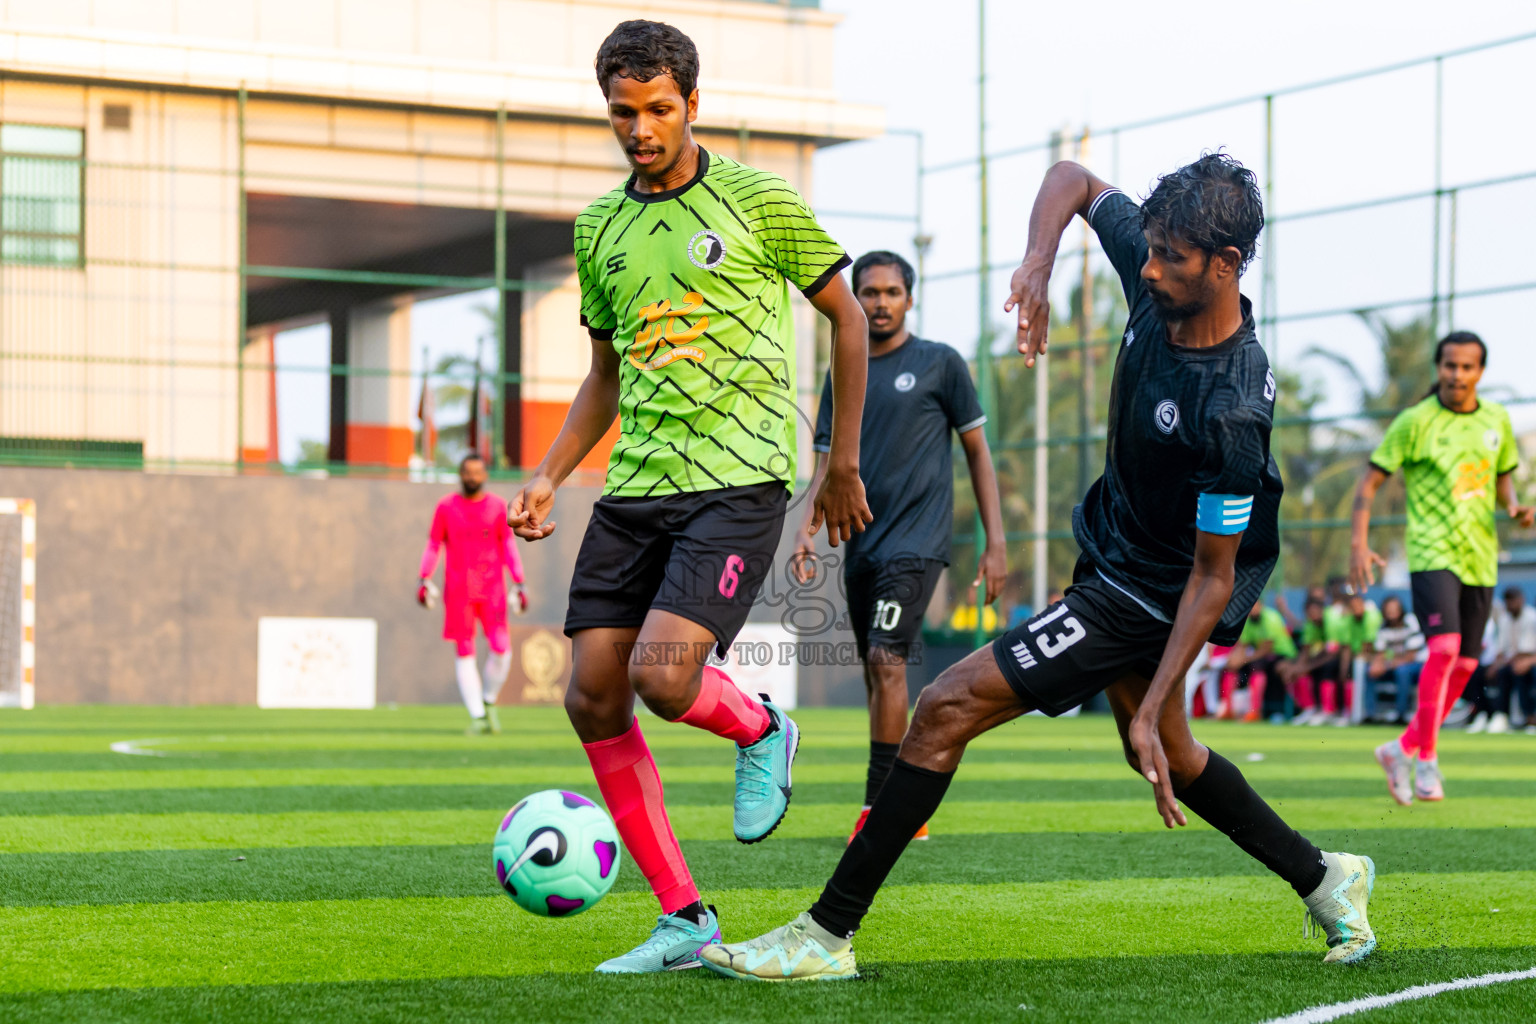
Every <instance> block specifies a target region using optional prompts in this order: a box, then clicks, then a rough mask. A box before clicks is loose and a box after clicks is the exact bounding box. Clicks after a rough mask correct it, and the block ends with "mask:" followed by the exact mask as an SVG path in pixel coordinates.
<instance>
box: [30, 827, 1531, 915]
mask: <svg viewBox="0 0 1536 1024" xmlns="http://www.w3.org/2000/svg"><path fill="white" fill-rule="evenodd" d="M1309 838H1311V839H1312V841H1313V842H1315V843H1317V844H1318V845H1319V846H1321V847H1323V848H1324V849H1328V850H1351V851H1354V852H1357V853H1366V854H1369V855H1370V856H1371V857H1373V858H1375V860H1376V864H1377V868H1378V870H1379V871H1381V872H1382V873H1383V874H1389V873H1390V874H1401V873H1405V872H1412V873H1419V874H1442V873H1449V872H1464V871H1489V872H1495V871H1503V870H1507V869H1510V868H1512V867H1515V866H1518V865H1522V864H1525V863H1527V862H1528V860H1529V853H1530V851H1531V850H1532V849H1536V829H1371V830H1361V831H1320V832H1314V833H1312V834H1311V835H1310V837H1309ZM843 849H844V847H843V841H842V840H841V839H839V838H825V839H780V838H778V837H775V838H774V841H772V842H769V843H764V844H762V845H760V846H753V847H751V848H743V847H742V846H741V845H740V844H738V843H736V842H735V841H734V840H704V839H694V840H688V841H686V842H685V843H684V844H683V853H684V855H685V856H686V857H687V858H688V865H689V868H690V869H691V870H692V872H693V876H694V878H695V879H697V881H698V883H699V885H700V886H701V887H702V888H703V889H704V891H705V893H706V895H707V894H708V893H710V892H713V891H716V890H721V889H750V888H753V887H755V886H757V885H761V884H763V883H765V882H771V883H772V884H774V885H775V886H783V887H806V888H814V887H817V886H820V885H822V884H823V883H824V882H825V881H826V879H827V877H828V876H829V875H830V874H831V873H832V869H833V867H834V866H835V865H836V864H837V860H838V858H839V857H840V856H841V855H842V852H843ZM490 865H491V853H490V845H489V844H488V843H477V844H474V845H461V846H372V847H370V846H353V847H292V848H282V847H277V848H272V847H269V848H251V849H249V850H247V851H246V853H244V854H242V855H241V856H240V859H239V860H236V859H235V855H234V854H233V853H232V852H231V851H228V850H145V851H134V852H115V853H33V854H7V855H5V856H0V905H4V906H40V905H51V906H68V905H73V904H86V903H94V904H107V903H171V902H194V901H210V900H229V901H233V900H262V901H269V902H275V901H283V900H322V899H331V900H347V899H367V898H374V897H388V898H392V899H399V898H404V897H411V896H484V895H486V894H488V893H496V892H498V890H497V888H496V882H495V878H494V877H493V875H492V872H491V866H490ZM1264 873H1265V869H1264V867H1263V866H1262V865H1260V864H1259V863H1258V862H1257V861H1255V860H1252V859H1251V858H1249V857H1248V856H1247V855H1246V854H1244V853H1243V852H1242V851H1241V850H1239V849H1238V848H1237V847H1236V846H1234V845H1233V844H1232V843H1231V842H1230V841H1228V840H1227V838H1226V837H1225V836H1221V835H1217V834H1216V833H1214V832H1211V831H1209V830H1204V831H1200V832H1191V833H1187V834H1177V835H1176V834H1174V833H1170V832H1161V833H1158V832H1125V833H1106V832H1088V833H1081V834H1067V833H1060V832H1043V833H1032V834H1018V833H1010V834H994V835H939V836H935V837H934V839H933V840H931V841H929V842H926V843H913V844H912V845H911V847H910V848H909V849H908V850H907V852H906V854H905V855H904V856H903V857H902V859H901V861H900V862H899V863H898V864H897V866H896V870H895V872H894V873H893V874H892V875H891V882H892V883H893V884H918V883H925V882H935V883H945V884H951V885H962V884H968V883H969V884H977V885H984V884H994V883H998V882H1048V881H1060V880H1066V879H1079V880H1081V879H1113V878H1120V877H1124V878H1195V877H1203V876H1207V875H1212V874H1217V875H1263V874H1264ZM614 890H615V891H616V892H647V891H649V890H648V888H647V886H646V882H645V879H644V878H643V877H642V876H641V875H640V873H639V871H638V870H636V869H635V867H634V864H633V862H632V861H630V860H629V859H628V858H627V857H626V858H624V860H623V870H622V871H621V872H620V876H619V878H618V880H617V881H616V882H615V886H614Z"/></svg>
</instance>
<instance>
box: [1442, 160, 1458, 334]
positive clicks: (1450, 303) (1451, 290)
mask: <svg viewBox="0 0 1536 1024" xmlns="http://www.w3.org/2000/svg"><path fill="white" fill-rule="evenodd" d="M1458 194H1459V193H1458V191H1457V190H1456V189H1454V188H1453V189H1451V231H1450V235H1451V237H1450V239H1449V241H1450V247H1451V251H1450V253H1449V254H1448V256H1447V261H1446V262H1447V263H1448V264H1449V266H1448V267H1447V268H1446V275H1447V280H1446V283H1445V326H1446V330H1449V331H1454V330H1455V329H1456V197H1457V195H1458Z"/></svg>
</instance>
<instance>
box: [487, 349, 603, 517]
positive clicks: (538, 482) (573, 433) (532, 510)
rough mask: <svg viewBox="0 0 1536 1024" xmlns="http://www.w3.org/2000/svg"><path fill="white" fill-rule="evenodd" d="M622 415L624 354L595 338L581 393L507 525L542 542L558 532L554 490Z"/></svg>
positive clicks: (510, 507) (512, 509)
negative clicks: (621, 361)
mask: <svg viewBox="0 0 1536 1024" xmlns="http://www.w3.org/2000/svg"><path fill="white" fill-rule="evenodd" d="M618 414H619V354H618V352H617V351H615V349H614V347H613V342H612V341H604V340H602V339H600V338H598V337H596V336H593V337H592V367H591V369H589V370H588V371H587V376H586V379H585V380H583V381H582V382H581V387H580V389H579V390H577V392H576V399H575V401H573V402H571V410H570V412H568V413H567V414H566V416H565V422H564V423H563V424H562V425H561V427H560V433H559V434H558V435H557V436H556V437H555V440H554V443H553V444H551V445H550V446H549V451H548V452H546V453H545V455H544V461H543V462H540V463H539V465H538V468H537V469H535V470H534V471H533V476H531V477H530V478H529V479H528V482H527V483H525V484H524V485H523V486H522V488H521V489H520V490H519V491H518V492H517V494H515V495H514V496H513V497H512V501H511V503H510V504H509V505H508V506H507V524H508V525H509V526H511V527H512V532H513V533H516V534H517V535H518V536H519V537H521V538H523V540H543V539H544V538H545V537H548V536H549V535H550V534H552V533H554V532H555V521H554V520H553V519H550V518H549V515H550V512H551V511H552V510H553V508H554V504H555V489H556V488H558V487H559V486H560V485H561V484H563V483H564V482H565V478H566V477H568V476H570V475H571V471H572V470H574V469H575V468H576V467H577V465H578V464H580V462H581V460H582V459H584V458H586V456H587V453H588V452H590V451H591V450H592V449H593V448H594V447H595V446H596V445H597V442H599V441H601V440H602V438H603V435H604V434H606V433H607V432H608V428H609V427H610V426H612V425H613V420H614V417H616V416H617V415H618Z"/></svg>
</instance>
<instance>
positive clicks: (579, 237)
mask: <svg viewBox="0 0 1536 1024" xmlns="http://www.w3.org/2000/svg"><path fill="white" fill-rule="evenodd" d="M605 220H606V217H605V216H604V215H603V214H601V213H598V212H595V211H594V210H593V209H592V208H590V207H589V208H588V209H587V210H586V211H585V212H584V213H582V215H581V216H580V217H578V218H576V238H575V249H576V283H577V284H578V285H579V286H580V287H581V326H583V327H585V328H586V329H587V330H588V331H589V332H590V333H591V334H592V336H593V337H596V338H599V339H601V340H603V341H608V340H611V339H612V338H613V334H614V332H615V331H617V330H618V328H619V318H618V315H617V314H616V313H614V311H613V307H612V305H611V304H610V303H609V302H608V294H607V292H605V291H604V290H603V284H602V278H600V277H599V276H598V275H597V274H595V273H593V271H592V264H591V251H592V241H593V238H594V236H595V234H596V232H597V231H599V230H601V227H602V225H603V223H604V221H605Z"/></svg>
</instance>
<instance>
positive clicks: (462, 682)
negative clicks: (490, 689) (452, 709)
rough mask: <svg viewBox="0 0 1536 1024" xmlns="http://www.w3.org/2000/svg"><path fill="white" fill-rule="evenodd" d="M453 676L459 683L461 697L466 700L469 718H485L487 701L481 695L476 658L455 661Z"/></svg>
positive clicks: (467, 657)
mask: <svg viewBox="0 0 1536 1024" xmlns="http://www.w3.org/2000/svg"><path fill="white" fill-rule="evenodd" d="M453 675H454V678H455V679H457V680H458V681H459V696H460V697H463V698H464V707H466V708H467V709H469V717H471V718H484V717H485V699H484V698H483V697H482V696H481V693H480V670H479V669H478V668H476V667H475V656H474V655H473V654H470V655H466V656H465V657H462V658H454V659H453Z"/></svg>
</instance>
